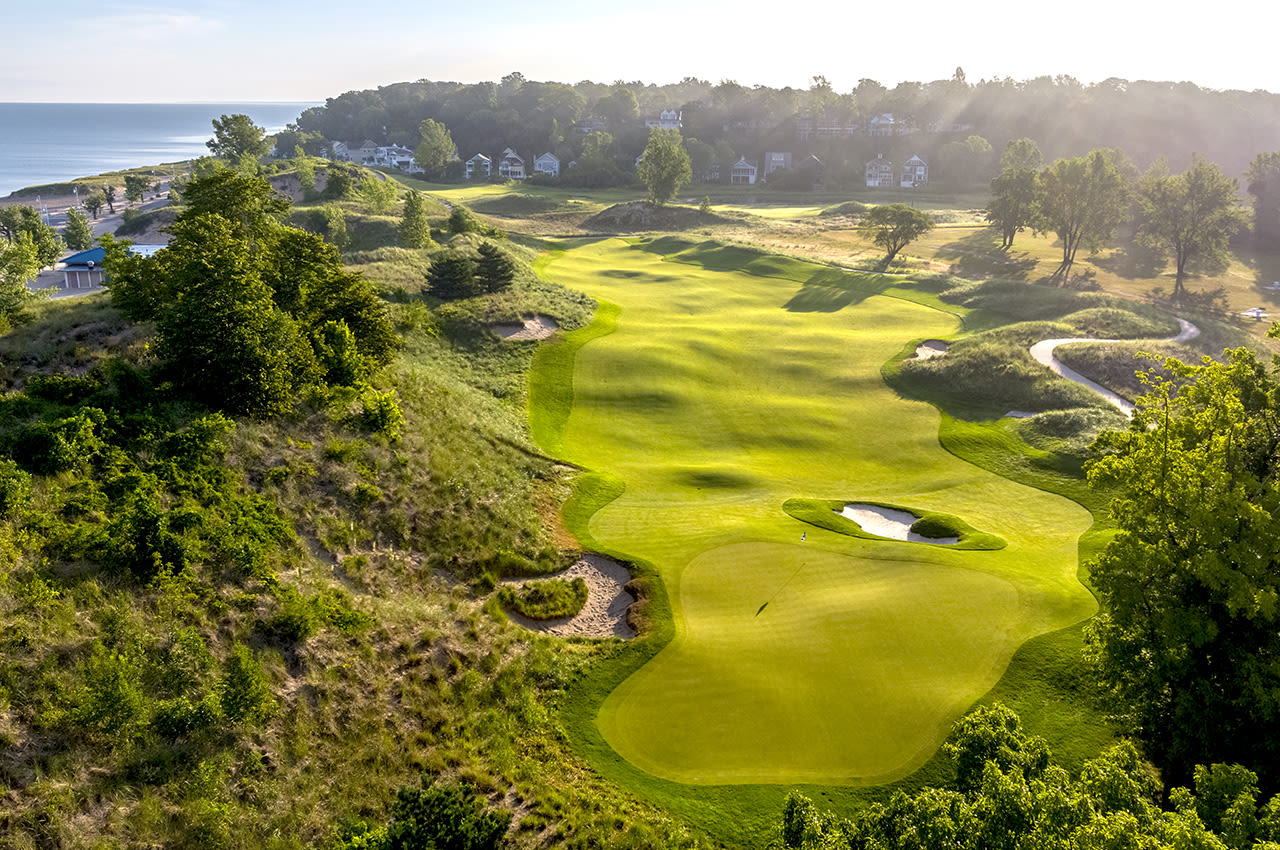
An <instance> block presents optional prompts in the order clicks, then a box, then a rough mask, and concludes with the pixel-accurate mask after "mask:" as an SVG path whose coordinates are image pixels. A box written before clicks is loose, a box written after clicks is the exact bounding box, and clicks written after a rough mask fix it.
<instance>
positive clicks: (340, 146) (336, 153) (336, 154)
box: [329, 142, 351, 160]
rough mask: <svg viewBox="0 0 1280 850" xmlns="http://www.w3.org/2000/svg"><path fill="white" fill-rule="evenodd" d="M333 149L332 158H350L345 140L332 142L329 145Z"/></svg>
mask: <svg viewBox="0 0 1280 850" xmlns="http://www.w3.org/2000/svg"><path fill="white" fill-rule="evenodd" d="M329 147H330V148H331V149H332V150H333V158H334V159H340V160H347V159H351V155H350V154H349V153H347V143H346V142H334V143H333V144H332V145H330V146H329Z"/></svg>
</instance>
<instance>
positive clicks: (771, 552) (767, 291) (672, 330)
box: [534, 240, 1095, 784]
mask: <svg viewBox="0 0 1280 850" xmlns="http://www.w3.org/2000/svg"><path fill="white" fill-rule="evenodd" d="M815 270H816V267H815ZM548 273H549V274H550V275H551V276H553V277H554V278H555V279H557V280H558V281H560V282H562V283H564V284H567V285H569V286H572V287H574V288H577V289H580V290H582V291H584V292H586V293H587V294H589V295H591V296H592V297H595V298H598V299H602V300H605V301H608V302H610V303H611V304H615V305H617V306H618V308H619V309H618V313H617V314H616V326H615V327H616V330H614V332H613V333H610V334H608V335H607V336H599V337H598V338H596V339H594V340H591V341H589V342H587V343H586V344H584V345H582V347H581V348H580V349H578V351H577V355H576V359H575V362H574V366H573V391H572V408H571V409H570V410H569V411H568V415H567V417H566V416H564V414H563V412H562V411H560V412H558V413H557V415H555V416H553V417H550V419H548V418H547V417H542V418H541V419H539V413H538V412H537V411H535V412H534V418H535V420H536V421H541V422H542V423H543V424H544V425H545V424H546V423H547V422H548V421H552V420H554V421H555V423H556V426H557V427H556V428H555V429H553V430H556V431H558V433H556V434H550V433H547V431H548V430H549V429H546V428H542V427H539V428H535V435H536V437H537V439H538V440H539V441H540V442H541V443H542V444H543V445H544V448H547V449H548V450H551V449H552V448H554V450H555V451H556V453H557V454H559V455H560V456H561V457H564V458H565V459H566V460H569V461H572V462H574V463H577V464H580V465H582V466H584V467H586V468H588V469H593V470H597V471H599V472H602V473H606V474H608V475H610V476H614V477H616V478H617V479H619V480H621V481H622V482H623V483H624V484H625V489H624V490H623V491H622V492H621V494H620V495H619V496H618V497H617V498H616V499H613V500H612V501H610V502H608V503H607V504H605V505H604V506H603V507H602V508H601V509H600V510H599V511H597V512H596V513H595V514H594V515H593V516H591V518H590V520H589V522H588V528H589V531H590V535H591V536H592V537H593V538H594V539H595V540H597V541H599V542H600V543H601V544H602V545H604V546H607V547H608V548H610V549H612V550H615V551H621V552H626V553H629V554H631V555H633V556H635V557H637V558H640V559H643V560H645V561H647V562H649V563H651V564H653V565H654V567H655V568H656V569H657V570H658V572H659V573H660V575H661V576H662V578H663V580H664V582H665V583H666V586H667V590H668V594H669V596H670V599H671V604H672V609H673V612H674V619H675V637H674V639H673V640H672V641H671V643H669V644H668V645H667V646H666V647H664V648H663V649H662V650H661V651H660V652H659V653H658V654H657V655H656V656H655V657H654V658H653V659H652V660H651V661H650V662H648V663H647V664H646V665H644V666H643V667H642V668H640V669H639V670H638V671H637V672H636V673H634V674H633V675H632V676H631V677H630V678H629V679H627V680H626V681H625V682H624V683H623V684H622V685H621V686H620V687H619V688H617V689H616V690H615V691H614V692H613V693H612V694H611V695H610V696H609V697H608V698H607V699H606V700H605V702H604V704H603V705H602V706H601V708H600V713H599V717H598V724H599V728H600V730H601V732H602V734H603V736H604V738H605V740H606V741H607V742H608V743H609V745H610V746H612V747H613V748H614V749H615V750H616V751H617V752H618V753H619V754H621V755H622V756H623V757H624V758H626V759H627V760H628V761H630V762H631V763H632V764H634V765H636V766H638V767H640V768H641V769H643V770H645V771H647V772H649V773H651V774H653V775H655V776H659V777H663V778H667V779H672V780H676V781H679V782H685V783H700V784H702V783H705V784H728V783H778V782H799V781H805V782H822V783H831V784H860V783H870V782H883V781H888V780H891V779H894V778H896V777H900V776H903V775H905V774H907V773H909V772H910V771H912V770H914V769H915V768H916V767H918V766H919V765H920V764H921V763H923V761H924V760H926V759H927V758H928V757H929V756H930V755H931V754H932V752H933V751H934V750H935V749H936V747H937V746H938V744H939V743H940V741H941V739H942V737H943V736H944V735H945V733H946V731H947V730H948V729H949V726H950V723H951V722H952V721H953V720H954V719H955V717H956V716H958V714H959V713H960V712H962V711H963V710H964V709H965V708H967V707H968V706H969V705H970V704H972V703H973V701H974V700H976V699H977V698H979V697H980V696H981V695H982V694H983V693H984V692H985V691H987V690H988V689H990V688H991V687H992V686H993V685H994V684H995V682H996V681H997V680H998V679H999V677H1000V675H1001V674H1002V672H1003V670H1004V669H1005V667H1006V665H1007V664H1008V661H1009V659H1010V658H1011V657H1012V655H1013V653H1014V652H1015V651H1016V649H1017V648H1018V646H1019V645H1021V644H1022V643H1023V642H1025V641H1026V640H1027V639H1029V638H1031V637H1033V636H1035V635H1037V634H1042V633H1044V632H1046V631H1050V630H1052V629H1056V628H1061V627H1063V626H1066V625H1069V624H1070V623H1073V622H1077V621H1079V620H1081V619H1083V618H1084V617H1087V616H1089V615H1091V614H1092V613H1093V611H1094V609H1095V603H1094V600H1093V598H1092V596H1090V594H1089V593H1088V592H1087V591H1086V590H1085V589H1084V588H1083V587H1082V586H1081V585H1080V584H1079V582H1078V581H1077V579H1076V566H1077V565H1076V546H1077V539H1078V537H1079V535H1080V534H1081V533H1083V532H1084V531H1085V530H1086V529H1087V528H1088V527H1089V524H1090V517H1089V514H1088V512H1087V511H1085V510H1084V509H1082V508H1081V507H1079V506H1078V505H1076V504H1075V503H1073V502H1070V501H1068V500H1066V499H1063V498H1061V497H1059V496H1055V495H1052V494H1049V493H1045V492H1043V491H1039V490H1034V489H1031V488H1028V487H1024V486H1022V485H1019V484H1016V483H1013V482H1011V481H1009V480H1007V479H1004V478H1000V477H998V476H996V475H994V474H991V473H989V472H986V471H984V470H982V469H979V468H977V467H974V466H972V465H970V464H967V463H965V462H963V461H961V460H959V459H958V458H956V457H955V456H953V455H952V454H950V453H948V452H946V451H945V450H943V449H942V447H941V446H940V445H939V443H938V436H937V435H938V425H939V415H938V413H937V411H936V410H935V409H934V408H932V407H931V406H929V405H926V404H923V403H919V402H914V401H910V400H907V399H903V398H901V397H899V396H897V395H896V394H895V393H893V392H892V391H891V390H889V389H888V387H887V386H886V385H885V384H884V382H883V380H882V379H881V377H880V371H879V370H880V366H881V365H882V364H883V363H884V361H885V360H886V359H887V358H889V357H890V356H892V355H893V354H894V352H896V351H898V350H899V349H901V347H902V346H903V343H904V342H905V341H907V340H910V339H917V338H921V337H924V336H947V335H949V334H951V333H954V331H955V330H956V327H957V320H956V318H955V317H954V316H950V315H947V314H944V313H941V312H939V311H937V310H934V309H931V308H929V307H926V306H922V305H919V304H914V303H908V302H906V301H903V300H899V299H895V298H886V297H882V296H877V295H874V294H866V295H863V294H862V292H859V290H860V289H862V290H863V291H865V289H863V287H861V286H860V283H859V280H858V279H857V277H858V276H857V275H853V274H851V273H850V274H849V279H848V280H840V279H836V278H834V277H833V276H832V273H831V270H822V274H823V278H822V279H823V285H824V287H837V288H841V289H842V290H845V291H849V292H858V297H856V298H850V299H836V300H824V301H819V302H809V301H806V302H803V303H797V301H796V294H797V291H798V290H800V289H802V287H803V284H801V283H797V282H796V281H795V280H784V279H778V278H770V277H762V276H760V275H758V274H749V273H742V272H737V271H733V270H732V269H728V268H724V267H720V268H716V269H712V268H707V267H704V266H700V265H691V264H687V263H665V262H663V256H662V255H661V254H659V253H655V252H654V251H653V250H652V246H648V247H646V246H644V245H636V246H632V245H628V244H627V243H625V242H622V241H621V240H609V241H602V242H597V243H594V244H590V245H586V246H582V247H578V248H574V249H571V250H569V251H567V252H566V253H565V254H564V256H563V257H560V258H557V259H556V260H554V261H553V262H551V263H550V264H549V266H548ZM840 274H845V273H840ZM534 403H535V404H536V403H537V397H536V396H535V397H534ZM849 494H857V495H858V496H859V497H860V498H866V499H868V500H874V501H877V502H885V503H892V504H909V505H911V506H913V508H919V509H921V510H927V511H938V512H943V513H948V514H952V515H955V516H957V517H960V518H961V519H963V520H964V521H966V522H968V523H969V524H971V525H973V526H974V527H975V528H978V529H982V530H983V531H988V532H990V533H992V534H996V535H999V536H1000V537H1001V538H1003V539H1004V540H1006V541H1008V546H1007V547H1005V548H1003V549H1000V550H997V551H958V550H954V549H947V548H946V547H936V546H919V545H915V544H909V543H897V542H891V541H880V540H875V541H867V540H859V539H856V538H851V537H848V536H846V535H841V534H836V533H833V532H830V531H827V530H824V529H821V528H816V527H814V526H811V525H808V524H805V523H801V522H799V521H798V520H795V519H793V518H791V517H789V516H788V515H787V514H786V513H785V512H784V511H783V510H782V505H783V503H784V502H785V501H786V500H787V499H789V498H792V497H794V496H797V495H804V496H806V497H808V498H813V499H842V498H847V497H848V496H849ZM805 531H807V537H806V542H805V543H804V544H803V545H801V544H800V536H801V533H802V532H805ZM766 603H767V604H766Z"/></svg>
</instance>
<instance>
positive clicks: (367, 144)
mask: <svg viewBox="0 0 1280 850" xmlns="http://www.w3.org/2000/svg"><path fill="white" fill-rule="evenodd" d="M349 148H350V145H348V149H349ZM356 155H358V156H359V157H360V164H361V165H373V164H374V163H375V162H377V159H378V143H377V142H375V141H373V140H371V139H365V140H364V144H362V145H361V146H360V149H359V150H358V151H357V152H356ZM351 158H352V159H354V158H355V156H354V155H353V156H352V157H351Z"/></svg>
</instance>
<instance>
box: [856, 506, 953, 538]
mask: <svg viewBox="0 0 1280 850" xmlns="http://www.w3.org/2000/svg"><path fill="white" fill-rule="evenodd" d="M840 516H842V517H845V518H847V519H851V520H853V521H854V522H856V523H857V524H858V525H859V526H861V527H862V530H863V531H865V532H867V533H868V534H877V535H879V536H880V537H888V538H890V539H891V540H907V541H910V542H912V543H941V544H943V545H947V546H950V545H954V544H956V543H959V542H960V538H959V537H925V536H924V535H921V534H916V533H915V532H914V531H912V530H911V525H912V523H914V522H915V521H916V520H918V519H919V518H920V517H918V516H916V515H915V514H913V513H911V512H910V511H896V510H894V509H893V508H882V507H880V506H879V505H863V504H856V503H855V504H849V505H845V506H844V510H842V511H840Z"/></svg>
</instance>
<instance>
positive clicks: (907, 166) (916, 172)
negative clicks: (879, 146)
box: [898, 156, 929, 189]
mask: <svg viewBox="0 0 1280 850" xmlns="http://www.w3.org/2000/svg"><path fill="white" fill-rule="evenodd" d="M928 182H929V163H927V162H925V161H924V160H923V159H921V158H920V157H919V156H913V157H911V159H909V160H907V161H906V162H904V163H903V164H902V179H901V180H900V181H899V183H898V185H899V186H901V187H902V188H904V189H914V188H915V187H917V186H924V185H926V184H927V183H928Z"/></svg>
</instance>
